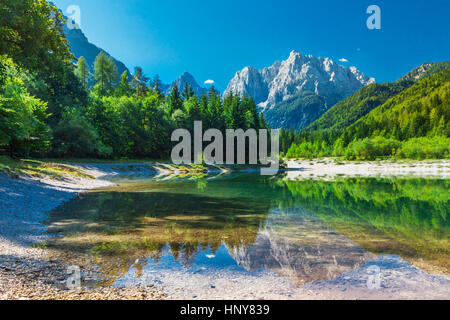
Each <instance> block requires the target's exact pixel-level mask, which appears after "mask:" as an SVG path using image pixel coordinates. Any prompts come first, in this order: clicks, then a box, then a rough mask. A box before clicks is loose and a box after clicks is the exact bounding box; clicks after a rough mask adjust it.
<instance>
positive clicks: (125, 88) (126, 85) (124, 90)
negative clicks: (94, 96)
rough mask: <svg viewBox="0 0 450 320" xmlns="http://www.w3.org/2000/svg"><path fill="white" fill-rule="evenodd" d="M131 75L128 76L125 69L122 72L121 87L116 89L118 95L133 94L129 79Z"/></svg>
mask: <svg viewBox="0 0 450 320" xmlns="http://www.w3.org/2000/svg"><path fill="white" fill-rule="evenodd" d="M128 79H129V76H128V71H126V70H125V71H124V72H123V73H122V75H121V76H120V83H119V87H118V88H117V90H116V95H117V96H126V95H129V94H131V92H132V91H133V89H132V88H131V85H130V82H129V81H128Z"/></svg>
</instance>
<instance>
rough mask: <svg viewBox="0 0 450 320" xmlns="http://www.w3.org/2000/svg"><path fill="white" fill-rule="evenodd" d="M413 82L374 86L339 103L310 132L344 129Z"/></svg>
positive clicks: (309, 128)
mask: <svg viewBox="0 0 450 320" xmlns="http://www.w3.org/2000/svg"><path fill="white" fill-rule="evenodd" d="M412 84H413V82H411V81H402V82H399V83H381V84H372V85H370V86H367V87H364V88H362V89H361V90H359V91H358V92H356V93H355V94H353V95H352V96H350V97H348V98H346V99H344V100H342V101H340V102H338V103H337V104H336V105H335V106H334V107H333V108H331V109H330V110H328V111H327V112H326V113H325V114H324V115H323V116H322V117H321V118H320V119H318V120H317V121H315V122H313V123H312V124H311V125H310V126H309V127H308V130H324V129H333V130H334V129H343V128H345V127H347V126H349V125H351V124H353V123H354V122H355V121H356V120H358V119H360V118H361V117H363V116H365V115H366V114H368V113H369V112H370V111H372V110H373V109H375V108H377V107H378V106H380V105H382V104H383V103H385V102H386V101H387V100H388V99H389V98H391V97H393V96H395V95H396V94H398V93H400V92H402V91H403V90H405V89H407V88H409V87H410V86H411V85H412Z"/></svg>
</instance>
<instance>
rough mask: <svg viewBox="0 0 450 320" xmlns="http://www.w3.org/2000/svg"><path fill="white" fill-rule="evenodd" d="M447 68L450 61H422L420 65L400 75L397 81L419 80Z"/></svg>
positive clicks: (449, 65)
mask: <svg viewBox="0 0 450 320" xmlns="http://www.w3.org/2000/svg"><path fill="white" fill-rule="evenodd" d="M448 68H450V61H444V62H436V63H424V64H422V65H421V66H419V67H417V68H415V69H414V70H412V71H410V72H409V73H408V74H406V75H404V76H403V77H401V78H400V79H399V80H398V81H405V80H410V81H419V80H422V79H423V78H426V77H428V76H431V75H433V74H435V73H438V72H441V71H444V70H445V69H448Z"/></svg>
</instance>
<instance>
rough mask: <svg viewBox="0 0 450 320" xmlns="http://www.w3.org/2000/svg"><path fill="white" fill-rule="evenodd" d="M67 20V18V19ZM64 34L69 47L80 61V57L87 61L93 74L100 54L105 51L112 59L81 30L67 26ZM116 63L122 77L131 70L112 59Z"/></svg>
mask: <svg viewBox="0 0 450 320" xmlns="http://www.w3.org/2000/svg"><path fill="white" fill-rule="evenodd" d="M66 19H67V18H66ZM64 33H65V34H66V37H67V40H68V41H69V45H70V47H71V50H72V53H73V55H74V56H75V57H76V58H77V59H78V58H80V57H84V58H85V59H86V62H87V64H88V65H89V67H90V69H91V72H92V71H94V62H95V58H96V57H97V56H98V54H99V53H100V52H101V51H103V52H104V53H106V55H108V56H109V57H112V56H111V55H110V54H109V53H108V52H106V51H105V50H103V49H101V48H99V47H97V46H96V45H94V44H92V43H90V42H89V40H88V39H87V38H86V36H85V35H84V33H83V31H82V30H81V29H69V28H67V25H65V26H64ZM112 58H113V60H114V62H115V63H116V66H117V70H118V71H119V75H121V74H122V73H123V72H124V71H128V74H131V73H130V70H128V68H127V67H126V66H125V64H124V63H122V62H120V61H119V60H117V59H115V58H114V57H112Z"/></svg>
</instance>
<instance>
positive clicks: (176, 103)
mask: <svg viewBox="0 0 450 320" xmlns="http://www.w3.org/2000/svg"><path fill="white" fill-rule="evenodd" d="M169 106H170V111H171V113H173V112H174V111H175V110H181V109H182V108H183V100H182V99H181V96H180V92H179V91H178V86H177V84H176V83H174V84H173V86H172V91H171V92H170V95H169Z"/></svg>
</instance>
